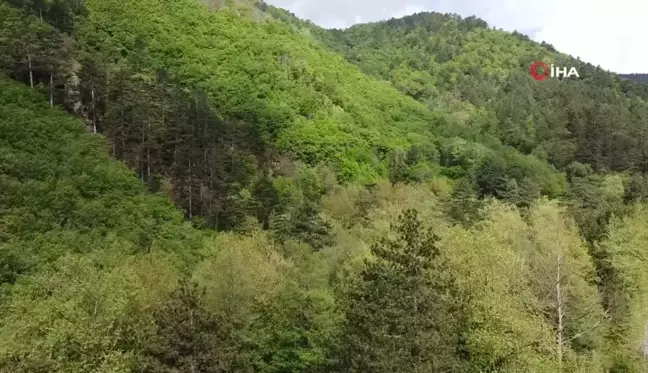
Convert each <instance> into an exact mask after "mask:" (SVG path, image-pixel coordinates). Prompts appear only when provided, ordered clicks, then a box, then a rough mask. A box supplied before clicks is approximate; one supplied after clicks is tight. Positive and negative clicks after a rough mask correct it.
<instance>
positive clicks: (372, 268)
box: [341, 210, 458, 373]
mask: <svg viewBox="0 0 648 373" xmlns="http://www.w3.org/2000/svg"><path fill="white" fill-rule="evenodd" d="M392 229H393V230H394V233H395V234H396V235H397V238H391V237H385V238H383V239H382V240H380V241H379V242H378V243H377V244H375V245H374V246H373V247H372V250H371V251H372V253H373V256H374V257H375V258H374V260H368V261H367V263H366V266H365V268H364V270H363V271H362V273H361V274H360V280H359V282H358V283H357V284H356V285H355V286H353V287H352V290H350V292H349V294H348V299H347V301H348V303H347V308H346V317H347V324H346V330H345V336H346V337H345V339H346V340H345V343H344V345H343V347H344V353H343V356H344V359H342V361H341V363H342V364H343V367H341V370H342V371H347V372H358V373H360V372H362V373H383V372H384V373H399V372H403V373H404V372H407V373H412V372H448V371H451V370H453V368H455V367H456V366H457V363H458V360H457V358H456V357H455V356H456V355H455V348H456V347H457V345H458V329H457V325H456V322H455V321H454V318H453V316H456V314H455V315H453V312H454V310H453V308H454V307H453V306H454V305H453V304H452V293H453V290H454V289H453V281H452V279H451V278H448V276H447V275H446V273H447V272H444V271H443V265H442V259H441V254H440V252H439V249H438V247H437V241H438V239H439V238H438V237H437V236H436V235H435V234H434V233H433V232H432V231H430V230H427V229H425V228H424V227H423V225H422V223H421V222H420V221H419V219H418V217H417V212H416V211H415V210H408V211H406V212H405V213H404V214H403V215H402V216H401V217H400V221H399V224H398V225H396V226H394V227H393V228H392Z"/></svg>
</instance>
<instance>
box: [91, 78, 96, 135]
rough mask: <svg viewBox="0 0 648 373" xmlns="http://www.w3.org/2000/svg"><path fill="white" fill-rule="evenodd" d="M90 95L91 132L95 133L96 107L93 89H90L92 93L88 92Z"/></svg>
mask: <svg viewBox="0 0 648 373" xmlns="http://www.w3.org/2000/svg"><path fill="white" fill-rule="evenodd" d="M90 94H91V95H92V132H93V133H97V115H96V112H97V110H96V105H95V91H94V87H93V88H92V91H91V92H90Z"/></svg>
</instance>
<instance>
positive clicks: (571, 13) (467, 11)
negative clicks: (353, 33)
mask: <svg viewBox="0 0 648 373" xmlns="http://www.w3.org/2000/svg"><path fill="white" fill-rule="evenodd" d="M267 1H268V3H270V4H272V5H275V6H278V7H281V8H285V9H288V10H290V11H291V12H293V13H295V14H296V15H297V16H299V17H301V18H306V19H309V20H311V21H313V22H315V23H317V24H319V25H321V26H323V27H336V28H344V27H348V26H351V25H353V24H355V23H361V22H373V21H378V20H382V19H388V18H391V17H402V16H405V15H408V14H412V13H417V12H421V11H437V12H443V13H457V14H460V15H461V16H464V17H467V16H471V15H476V16H478V17H480V18H482V19H484V20H486V21H487V22H488V23H489V24H490V25H493V26H496V27H498V28H503V29H504V30H508V31H513V30H515V29H517V30H519V31H521V32H525V33H527V34H529V36H531V37H532V38H534V39H535V40H537V41H542V40H545V41H547V42H548V43H551V44H553V45H554V46H555V47H556V48H557V49H558V50H560V51H561V52H565V53H568V54H571V55H573V56H577V57H580V58H581V59H582V60H584V61H586V62H591V63H592V64H595V65H601V67H603V68H605V69H608V70H612V71H615V72H620V73H630V72H646V73H648V48H646V43H645V41H644V39H645V36H646V35H648V32H647V31H646V28H647V26H646V25H645V24H644V22H645V21H644V20H643V19H644V18H645V17H646V16H647V15H648V2H647V1H644V0H615V1H614V2H609V1H603V0H541V1H538V0H489V1H484V0H407V3H404V2H399V1H393V0H327V1H321V0H267Z"/></svg>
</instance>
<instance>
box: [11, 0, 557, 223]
mask: <svg viewBox="0 0 648 373" xmlns="http://www.w3.org/2000/svg"><path fill="white" fill-rule="evenodd" d="M85 5H86V6H87V8H88V14H87V17H86V16H84V15H83V14H80V16H79V17H78V18H76V21H75V22H76V23H75V28H74V32H73V33H72V34H71V35H68V34H64V33H62V32H63V31H62V30H61V29H59V28H57V26H56V25H55V24H52V27H49V28H48V25H47V24H46V23H44V22H42V21H41V20H40V18H39V17H38V16H37V15H38V14H40V12H41V10H40V9H37V6H36V5H34V4H31V5H30V3H25V4H23V6H22V8H20V10H19V9H18V8H15V7H7V6H6V5H3V6H4V7H5V9H4V10H3V12H2V14H3V17H4V19H3V22H4V23H5V24H7V25H10V27H8V31H9V35H10V36H11V37H10V38H8V39H6V41H8V42H9V43H8V44H5V45H4V46H3V47H2V48H4V50H5V51H6V53H4V55H6V56H8V57H9V58H8V60H7V61H6V62H5V64H4V66H5V69H6V70H7V71H8V72H9V73H10V74H12V75H13V76H14V77H15V78H17V79H20V80H22V81H23V82H25V83H26V84H30V85H35V86H36V87H40V88H41V89H43V90H44V91H46V92H48V93H49V94H50V101H51V103H52V104H63V105H65V106H66V107H68V108H69V109H70V110H71V111H73V112H75V113H77V114H78V115H81V116H83V117H84V118H85V119H86V122H87V124H88V126H89V128H90V129H91V130H92V131H98V132H101V133H103V134H105V135H106V136H107V137H108V138H109V139H110V141H111V145H112V153H113V155H114V156H115V157H117V158H119V159H122V160H124V161H125V162H126V163H127V164H129V165H130V166H131V168H133V169H134V170H136V171H137V172H138V173H139V174H140V177H141V179H142V181H144V182H145V183H147V184H148V185H149V188H151V189H152V190H162V189H164V190H165V191H167V193H168V194H170V195H172V196H173V198H174V199H175V200H176V201H177V202H178V204H179V205H180V206H182V208H183V209H184V210H185V211H186V213H187V216H188V217H190V218H194V217H202V218H204V224H205V225H207V226H212V227H218V228H224V229H228V228H232V227H235V226H237V225H239V224H241V223H242V222H243V221H244V220H245V218H246V216H253V217H256V218H258V219H260V220H261V221H263V222H264V225H268V224H270V220H271V215H275V216H277V215H282V214H284V212H283V211H280V209H275V207H276V206H274V205H273V203H276V202H273V201H275V200H276V198H266V197H263V196H260V195H259V193H260V192H259V191H260V190H267V189H268V188H266V186H265V185H267V184H268V179H269V178H272V177H274V176H289V174H290V171H289V168H290V167H288V169H286V167H283V168H282V166H281V165H282V164H283V165H285V164H286V162H284V161H295V160H296V161H299V162H302V163H305V164H307V165H309V166H311V167H321V166H326V167H330V168H332V170H333V171H334V174H335V176H336V178H337V180H338V181H340V182H343V183H344V182H360V183H374V182H375V181H376V180H377V179H379V178H380V177H384V176H387V175H391V176H390V177H391V178H392V179H393V181H424V180H429V179H431V178H432V177H435V176H440V175H443V176H445V177H450V178H458V177H461V176H462V175H464V174H466V173H467V172H468V171H469V170H470V169H471V168H474V166H475V164H479V163H481V162H482V161H483V160H484V159H486V158H490V157H493V156H494V154H497V155H498V157H497V158H498V162H499V163H498V164H499V166H502V167H505V168H510V169H511V170H512V172H514V173H515V174H516V180H517V181H516V182H519V183H527V184H529V183H531V181H532V184H533V186H532V187H529V188H526V187H525V188H523V189H525V190H523V191H519V192H520V193H522V194H524V193H527V192H526V191H530V192H529V193H527V194H529V196H531V197H529V198H532V196H534V195H536V194H537V193H540V192H542V193H544V194H548V195H553V196H555V195H559V194H561V193H562V192H563V191H564V182H563V180H562V177H561V175H559V174H558V173H556V172H555V170H553V169H552V168H551V167H550V166H548V165H547V164H545V163H543V162H542V161H540V160H538V159H537V158H536V157H535V156H532V155H522V154H520V153H519V152H516V151H514V150H513V149H511V148H507V147H505V146H501V144H500V143H499V142H498V141H497V139H491V140H493V141H490V140H487V141H483V143H482V144H474V143H473V140H474V138H470V136H469V135H466V134H465V133H463V132H462V131H461V130H458V129H460V128H464V129H466V130H469V129H470V128H473V129H475V128H476V125H477V123H473V122H474V121H478V120H482V119H483V120H486V121H488V120H490V119H489V118H488V117H487V116H485V115H486V114H487V113H486V112H479V111H477V112H476V115H475V117H470V118H469V120H466V118H465V117H464V116H463V114H462V113H457V112H455V111H454V109H453V107H452V105H453V103H452V102H450V103H448V105H447V106H445V109H444V110H445V112H444V111H442V110H438V108H436V107H434V108H430V107H427V106H426V105H424V104H422V103H420V102H417V101H416V100H414V99H413V98H411V97H407V96H406V95H404V94H402V93H400V92H398V90H397V89H396V88H394V87H392V86H391V85H390V84H388V83H386V82H383V81H380V80H377V79H373V78H370V77H367V76H366V75H365V74H363V73H362V71H361V70H360V69H358V68H357V67H355V66H354V65H352V64H350V63H349V62H347V61H345V60H344V59H343V58H342V57H341V56H339V55H337V54H335V53H332V52H330V51H327V50H326V49H325V48H323V47H322V46H321V45H320V43H319V42H317V41H316V40H314V39H313V38H312V37H310V36H308V35H303V34H302V33H301V32H298V31H296V30H294V27H292V26H291V25H289V24H287V23H286V22H285V21H274V20H272V19H268V18H267V17H263V18H262V19H257V18H258V17H257V18H255V17H256V15H258V11H255V10H254V9H250V7H248V6H234V5H232V6H228V7H223V8H219V9H218V10H217V11H213V12H211V11H209V10H208V7H207V6H205V5H203V4H201V3H200V2H197V1H194V0H181V1H180V0H179V1H170V0H142V1H135V2H130V3H127V4H125V3H124V2H123V1H121V0H113V1H88V2H86V3H85ZM71 9H72V8H71ZM46 10H47V9H46ZM84 14H85V13H84ZM267 14H270V13H267ZM69 36H73V40H70V38H69ZM45 41H47V42H45ZM432 109H434V110H432ZM464 132H465V131H464ZM480 140H481V139H480ZM288 163H290V162H288ZM499 166H498V167H499ZM524 180H527V181H524ZM264 188H265V189H264ZM271 189H272V188H271ZM514 189H515V188H514ZM536 189H537V192H536ZM270 192H271V194H272V193H275V194H276V193H280V191H276V190H275V191H272V190H270ZM507 193H508V192H507ZM515 193H518V191H517V189H516V191H514V192H513V194H515ZM525 198H526V197H525ZM529 198H526V199H527V200H529ZM523 199H524V198H523ZM241 211H245V212H244V213H241ZM196 223H197V224H198V223H199V222H196Z"/></svg>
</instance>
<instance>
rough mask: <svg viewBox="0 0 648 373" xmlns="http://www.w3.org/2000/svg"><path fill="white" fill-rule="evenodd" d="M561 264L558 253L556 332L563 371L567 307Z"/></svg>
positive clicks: (559, 364) (560, 369)
mask: <svg viewBox="0 0 648 373" xmlns="http://www.w3.org/2000/svg"><path fill="white" fill-rule="evenodd" d="M561 266H562V254H558V261H557V267H556V312H557V318H558V320H557V321H558V328H557V332H556V342H557V343H558V372H562V361H563V340H564V337H563V329H564V325H563V316H564V315H565V309H564V304H563V294H562V284H561V281H562V279H561V277H560V276H561V273H560V272H561Z"/></svg>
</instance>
